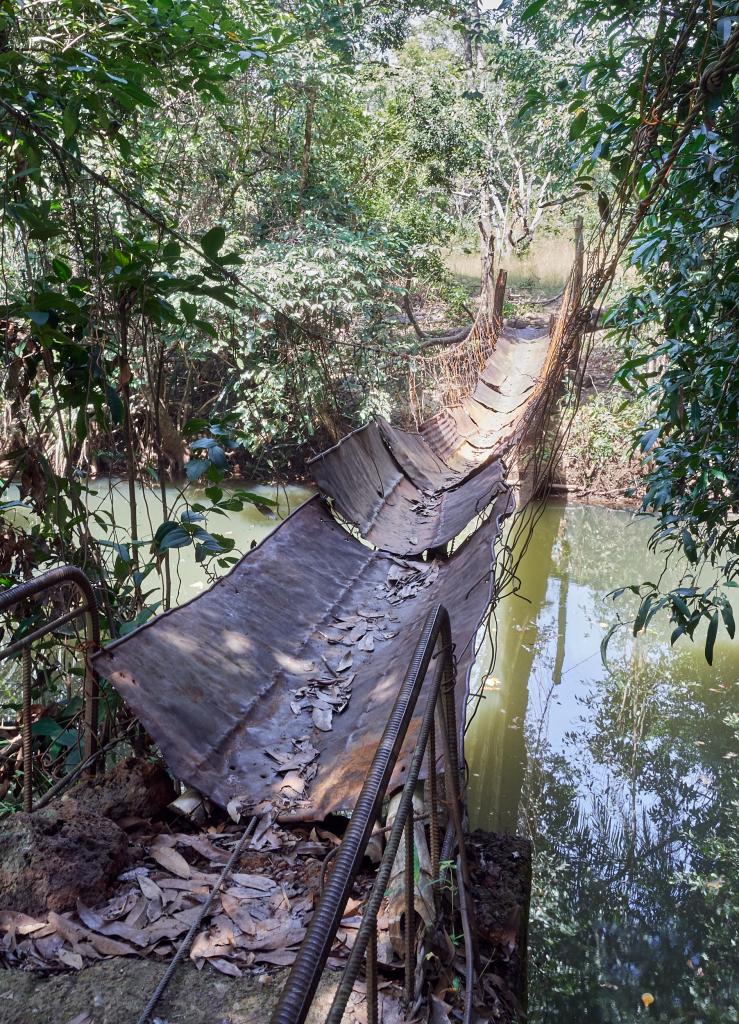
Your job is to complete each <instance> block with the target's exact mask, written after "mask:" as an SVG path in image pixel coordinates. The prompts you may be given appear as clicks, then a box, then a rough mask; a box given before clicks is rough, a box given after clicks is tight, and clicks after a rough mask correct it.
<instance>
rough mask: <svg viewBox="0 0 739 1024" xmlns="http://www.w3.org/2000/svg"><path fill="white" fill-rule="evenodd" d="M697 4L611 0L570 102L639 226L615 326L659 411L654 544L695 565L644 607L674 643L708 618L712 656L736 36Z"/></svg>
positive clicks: (733, 236) (721, 618)
mask: <svg viewBox="0 0 739 1024" xmlns="http://www.w3.org/2000/svg"><path fill="white" fill-rule="evenodd" d="M699 10H700V11H701V12H702V13H701V14H700V16H698V17H697V18H694V17H693V13H692V12H693V6H692V5H690V4H687V3H685V4H682V3H678V4H677V5H674V6H673V7H672V8H670V11H669V13H665V14H664V15H663V16H661V17H660V18H659V19H655V18H654V10H653V7H652V6H651V5H648V4H640V3H635V4H630V5H628V7H627V8H625V7H624V6H623V5H620V4H611V3H606V4H604V5H600V6H599V8H598V10H597V13H596V14H595V17H596V18H597V20H598V21H599V22H601V23H602V25H603V26H604V27H605V29H606V35H605V37H604V46H603V49H602V51H601V52H600V53H598V54H597V55H595V56H594V57H593V58H592V59H591V60H589V61H586V62H584V63H583V64H582V65H581V66H580V67H579V68H578V76H579V83H577V84H576V85H575V84H574V83H573V84H572V85H571V86H569V92H568V101H569V110H570V112H571V117H572V121H571V132H570V135H571V137H572V138H573V139H576V140H577V142H578V145H579V147H580V150H581V158H580V168H581V173H582V174H583V176H584V177H585V178H587V177H588V175H589V174H590V173H591V172H592V170H593V169H594V168H595V167H597V166H600V167H605V168H606V169H607V170H608V172H609V173H610V175H611V176H612V178H613V181H614V182H615V188H614V196H613V198H612V199H609V197H608V196H607V195H606V194H605V193H603V194H602V195H601V196H600V197H599V207H600V209H601V219H602V225H601V227H602V232H605V231H606V230H610V227H608V225H609V224H614V225H616V226H618V224H619V222H622V223H623V224H624V225H626V224H627V223H631V224H633V227H631V228H629V229H628V231H627V230H626V228H625V227H624V232H625V234H624V239H625V240H626V241H629V240H630V245H629V247H628V252H627V258H628V262H629V264H630V266H631V268H633V270H632V273H631V275H630V277H629V282H630V284H629V288H628V291H627V294H626V295H625V297H624V298H623V299H622V300H621V301H619V302H618V303H617V304H616V306H615V308H614V309H613V310H612V313H611V316H610V325H611V327H612V329H613V331H614V332H615V333H616V334H617V336H618V337H619V339H620V343H621V345H622V350H623V353H624V360H623V365H622V367H621V369H620V371H619V374H618V379H619V380H620V382H621V383H622V384H623V385H624V386H625V387H627V388H629V389H630V390H632V392H633V393H634V394H635V395H638V396H640V397H641V400H643V401H644V402H646V405H647V408H648V414H647V415H646V416H645V417H644V419H643V421H642V422H641V423H640V424H639V425H638V428H637V430H636V431H635V432H634V434H633V442H634V445H635V447H636V448H637V450H639V451H640V453H641V456H642V458H643V460H644V463H645V470H646V487H645V494H644V500H643V510H644V512H645V513H648V514H650V515H651V516H653V517H654V518H655V527H654V533H653V536H652V542H651V543H652V545H653V546H654V547H655V548H658V549H659V550H660V551H664V552H665V553H676V554H682V555H684V556H686V557H687V558H688V561H689V562H690V563H691V568H690V570H689V572H688V573H687V574H686V578H685V579H684V580H683V581H682V585H681V586H680V587H679V588H678V589H675V590H672V591H670V592H668V593H665V594H664V595H662V594H661V593H659V588H658V587H655V588H654V590H653V591H650V593H649V594H647V595H646V596H645V601H648V611H647V614H648V615H652V614H654V612H655V610H657V609H658V610H660V611H662V610H665V611H667V612H668V613H669V615H670V617H671V619H672V621H673V622H674V624H675V631H674V633H673V638H674V639H677V638H678V637H679V636H682V635H688V636H690V637H692V636H693V634H694V631H695V629H696V627H697V625H698V624H699V623H700V622H701V621H705V622H707V624H708V632H707V638H706V648H705V650H706V657H707V658H708V660H709V661H710V660H711V655H712V649H713V643H714V641H715V637H716V632H717V630H718V629H719V628H720V626H721V624H722V623H723V625H724V627H725V628H727V629H729V630H731V632H732V633H733V617H732V615H731V609H730V605H729V603H728V596H727V595H726V594H725V592H724V589H723V588H724V586H725V585H727V584H728V585H732V584H733V583H734V580H735V578H736V577H737V575H739V537H738V536H737V531H736V528H735V518H736V509H737V490H738V489H739V462H737V446H736V437H735V435H736V430H735V424H736V419H737V413H738V410H739V404H738V403H739V378H738V377H737V374H736V372H735V371H736V365H737V332H738V330H739V320H738V319H737V296H739V276H738V274H737V265H736V240H737V222H738V220H739V205H737V202H736V196H737V195H739V162H738V161H737V145H736V143H737V124H738V123H739V103H738V99H739V96H738V94H737V87H736V73H737V66H736V61H735V57H734V56H733V54H734V49H735V48H736V46H737V43H738V42H739V35H738V34H737V28H736V22H735V15H736V12H735V10H734V8H733V7H732V5H730V4H727V3H719V4H714V5H710V6H709V5H699ZM585 14H586V9H585V7H584V6H582V7H577V9H576V14H575V16H576V17H579V18H582V17H584V16H585ZM592 14H593V12H592V10H591V9H590V8H588V10H587V16H588V18H590V17H591V16H592ZM665 68H669V74H668V75H665V71H664V69H665ZM638 204H642V205H641V206H639V205H638ZM647 204H648V207H647ZM629 218H633V220H631V221H629Z"/></svg>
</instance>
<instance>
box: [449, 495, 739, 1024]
mask: <svg viewBox="0 0 739 1024" xmlns="http://www.w3.org/2000/svg"><path fill="white" fill-rule="evenodd" d="M647 536H648V527H647V524H646V523H644V522H633V521H632V520H631V517H630V516H629V515H628V514H626V513H620V512H614V511H610V510H605V509H598V508H584V507H567V508H564V507H559V508H558V507H549V508H548V509H546V511H545V514H544V516H543V518H542V520H541V521H540V523H539V525H538V526H537V529H536V532H535V536H534V539H533V541H532V544H531V546H530V548H529V550H528V551H527V553H526V555H525V557H524V560H523V563H522V566H521V570H520V575H521V581H522V586H521V596H520V597H510V598H507V599H505V600H504V601H503V602H502V603H501V606H500V607H499V609H498V614H497V619H498V631H497V636H498V641H497V644H498V651H497V659H496V663H495V667H494V668H493V670H492V672H491V671H489V667H486V666H489V657H488V656H486V655H483V656H482V657H481V659H480V660H479V662H478V670H477V674H476V678H475V679H474V680H473V684H476V685H477V686H478V687H480V688H481V692H482V696H483V699H482V701H481V702H480V704H479V706H478V707H477V712H476V714H475V716H474V719H473V721H472V723H471V725H470V726H469V729H468V734H467V741H466V755H467V761H468V765H469V769H470V783H471V791H470V811H471V816H472V819H473V824H474V825H477V826H480V827H484V828H492V829H500V830H510V831H513V830H516V829H519V830H520V831H522V832H524V833H527V834H529V835H530V836H531V838H532V841H533V844H534V850H535V878H534V895H533V901H532V907H531V929H530V939H531V982H530V1010H531V1015H530V1020H531V1021H533V1022H542V1024H543V1022H547V1024H559V1022H568V1021H571V1020H580V1021H586V1022H588V1024H596V1022H609V1024H610V1022H614V1024H615V1022H618V1024H622V1022H631V1021H637V1020H638V1021H640V1022H643V1021H646V1020H648V1019H651V1020H654V1021H662V1022H670V1024H677V1022H682V1021H704V1022H709V1021H711V1022H714V1021H715V1022H719V1021H721V1022H724V1021H726V1022H728V1021H736V1020H738V1019H739V1016H738V1013H739V1011H738V1007H739V991H738V989H737V975H738V970H737V969H738V967H739V920H738V919H737V916H736V915H737V895H736V888H735V886H736V878H737V860H738V859H739V829H738V828H737V804H736V801H737V797H738V796H739V790H738V787H737V753H738V752H739V743H738V742H737V738H736V735H735V731H736V728H737V727H738V726H739V721H737V722H735V723H734V727H733V728H732V726H731V724H730V723H729V722H727V721H726V719H727V717H728V716H730V714H731V713H732V712H734V711H736V710H737V702H736V697H737V680H738V679H739V638H738V639H737V640H736V641H735V642H731V641H729V640H728V639H727V638H726V634H725V633H724V634H723V636H722V637H721V638H720V641H719V643H717V649H716V655H715V659H714V665H713V668H710V667H709V666H708V665H707V664H706V662H705V660H704V658H703V652H702V642H701V641H702V638H701V639H699V640H698V642H697V643H696V645H695V646H692V645H691V644H690V643H689V642H686V641H683V642H681V643H678V645H677V646H676V647H675V648H671V647H670V645H669V626H668V624H667V623H666V622H664V621H654V620H653V623H652V624H651V625H650V626H649V628H648V629H647V632H646V634H644V635H641V636H639V637H636V638H635V637H633V636H632V635H630V632H626V633H624V634H622V635H616V636H615V637H614V639H613V640H612V642H611V644H610V646H609V668H608V669H606V668H604V666H603V664H602V661H601V655H600V643H601V639H602V638H603V636H604V635H605V633H606V632H607V630H608V628H609V627H610V625H611V624H612V623H613V622H615V621H616V618H617V615H618V614H619V612H620V613H621V615H622V616H623V617H624V618H627V619H628V618H629V617H630V616H631V617H633V614H634V606H633V604H632V605H630V604H629V602H627V601H625V600H621V601H617V602H614V601H613V600H611V599H609V598H608V597H607V594H608V593H609V591H611V590H612V589H613V588H615V587H616V586H619V585H621V584H624V583H625V584H629V583H633V582H640V581H642V580H645V579H652V580H654V579H656V578H657V576H656V575H655V574H658V573H659V571H660V570H661V568H662V564H661V563H660V562H659V561H658V560H657V559H656V558H651V557H649V556H648V554H647V553H646V539H647ZM729 593H730V594H731V593H732V592H731V591H729ZM488 654H489V652H488ZM732 887H734V891H733V893H732ZM650 997H653V1002H652V1001H650Z"/></svg>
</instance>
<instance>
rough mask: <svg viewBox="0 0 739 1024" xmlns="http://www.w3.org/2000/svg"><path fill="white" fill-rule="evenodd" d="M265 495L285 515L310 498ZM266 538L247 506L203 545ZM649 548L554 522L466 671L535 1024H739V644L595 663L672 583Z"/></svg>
mask: <svg viewBox="0 0 739 1024" xmlns="http://www.w3.org/2000/svg"><path fill="white" fill-rule="evenodd" d="M92 486H93V489H94V490H96V491H97V495H95V496H92V497H91V499H90V501H91V503H92V502H95V503H96V504H97V505H99V507H101V508H102V507H110V505H111V503H112V505H113V511H114V513H115V517H116V520H117V521H118V522H122V521H125V519H124V514H127V489H126V488H125V486H124V485H123V484H122V483H116V484H114V485H112V486H109V482H106V481H96V482H95V483H94V484H93V485H92ZM254 489H255V490H258V491H259V492H260V493H262V494H263V495H265V496H267V497H272V498H276V499H277V500H278V501H279V510H278V511H279V513H280V514H281V515H284V514H286V513H287V512H288V511H289V510H291V509H293V508H295V507H297V505H298V504H300V502H302V501H303V500H305V499H306V498H307V497H308V496H309V494H310V491H309V490H308V489H306V488H295V487H290V488H287V489H286V490H280V491H279V492H277V491H275V490H274V489H273V488H267V487H259V488H254ZM144 497H145V498H146V500H145V501H144V500H140V501H139V505H140V508H139V513H140V514H139V525H140V530H141V534H142V536H151V534H152V532H153V529H152V528H151V525H150V521H149V515H150V516H151V524H153V527H154V528H155V527H156V525H157V524H158V523H159V522H160V520H161V514H160V513H161V510H160V509H159V508H158V507H157V505H156V501H155V492H148V493H147V494H146V495H140V498H144ZM176 497H177V493H176V492H175V491H172V492H170V494H169V502H170V504H172V503H173V502H174V500H175V498H176ZM197 500H198V498H197V495H196V494H193V495H191V496H190V501H197ZM147 506H148V510H147ZM275 525H276V520H275V519H274V518H272V519H270V518H266V517H265V516H263V515H262V514H261V513H260V512H259V511H257V510H256V509H255V508H253V507H251V506H247V507H246V508H245V510H244V511H243V512H242V513H232V514H230V516H229V517H228V518H227V519H225V518H224V519H220V520H218V521H213V522H210V523H209V524H208V528H209V529H211V530H215V531H217V532H220V533H224V534H226V535H232V536H233V537H234V540H235V541H236V548H237V551H246V550H248V549H249V547H250V545H251V544H252V542H253V541H259V540H261V539H262V538H263V537H264V536H266V534H267V533H268V532H269V531H270V530H271V529H272V528H273V527H274V526H275ZM647 536H648V526H647V524H646V523H643V522H638V521H637V522H634V521H632V518H631V517H630V516H629V515H628V514H626V513H623V512H615V511H611V510H607V509H600V508H592V507H578V506H566V507H565V506H561V507H558V506H553V505H552V506H549V507H547V508H546V510H545V511H544V515H543V517H542V519H541V520H540V522H539V524H538V526H537V528H536V531H535V534H534V537H533V541H532V543H531V545H530V547H529V549H528V551H527V553H526V555H525V556H524V559H523V562H522V564H521V566H520V569H519V575H520V578H521V591H520V596H513V597H508V598H506V599H505V600H504V601H503V602H502V603H501V605H500V607H499V608H498V610H497V616H496V617H497V658H496V662H495V666H494V667H493V668H492V670H491V668H490V645H489V644H488V643H486V644H484V645H483V648H482V650H481V652H480V656H479V658H478V662H477V665H476V668H475V671H474V674H473V680H472V684H473V689H475V690H479V692H480V693H481V694H482V699H481V700H480V701H479V703H478V704H477V705H476V712H475V714H474V717H473V719H472V721H471V722H470V723H469V726H468V732H467V738H466V747H465V749H466V758H467V764H468V769H469V808H470V817H471V820H472V825H473V826H475V827H483V828H488V829H497V830H501V831H520V832H523V833H524V834H527V835H529V836H530V837H531V839H532V842H533V845H534V890H533V896H532V905H531V924H530V935H529V938H530V950H531V952H530V992H529V1000H530V1021H531V1022H532V1024H545V1022H546V1024H559V1022H567V1024H569V1021H571V1020H578V1021H584V1022H586V1024H600V1022H604V1024H606V1022H608V1024H611V1022H612V1024H626V1022H632V1021H640V1022H644V1021H646V1020H648V1019H651V1020H653V1021H661V1022H668V1024H679V1022H683V1021H695V1022H700V1021H702V1022H706V1024H709V1022H710V1024H713V1022H717V1024H718V1022H721V1024H724V1022H727V1024H728V1022H731V1021H737V1020H739V1015H738V1010H737V1007H738V1006H739V999H738V998H737V966H738V965H737V950H739V937H738V936H737V931H738V929H737V921H736V919H735V918H734V917H733V916H732V912H731V907H732V900H733V906H734V909H736V900H737V896H736V891H734V892H733V893H732V886H733V885H734V886H735V884H736V878H737V859H738V852H737V847H738V843H739V836H738V834H737V831H738V830H737V799H738V798H739V792H738V790H737V778H736V766H737V760H736V755H737V752H738V751H739V743H737V740H736V736H735V735H734V731H733V730H732V727H731V726H730V724H728V723H727V721H726V719H727V716H729V714H730V713H731V712H732V711H734V710H736V694H737V679H739V640H737V642H736V643H732V642H729V641H728V640H727V638H726V635H725V634H723V635H722V636H720V639H719V642H718V643H717V646H716V654H715V659H714V665H713V668H709V667H708V666H707V664H706V663H705V661H704V658H703V653H702V644H701V643H700V642H698V643H697V644H696V646H695V647H693V646H691V645H690V643H689V642H685V641H682V642H680V643H679V644H678V645H677V647H676V648H674V649H673V648H670V645H669V639H668V638H669V626H668V625H667V623H665V622H657V621H655V622H653V624H652V625H650V627H649V629H648V630H647V632H646V634H644V635H642V636H639V637H637V638H634V637H633V636H631V635H629V634H628V632H627V633H623V634H617V635H616V636H615V637H614V639H613V641H612V642H611V645H610V648H609V667H608V669H606V668H605V667H604V666H603V664H602V661H601V656H600V650H599V648H600V642H601V639H602V637H603V635H604V634H605V632H606V631H607V630H608V628H609V626H610V625H611V623H613V622H614V621H615V619H616V616H617V614H618V613H619V612H620V613H621V614H622V615H623V616H624V617H628V613H629V610H630V609H629V605H628V602H626V601H623V600H622V601H618V602H615V603H614V602H613V601H612V600H611V599H609V598H607V594H608V593H609V591H611V590H612V589H613V588H615V587H617V586H619V585H621V584H628V583H632V582H639V581H642V580H644V579H650V578H651V579H654V578H655V574H656V573H658V572H659V569H660V568H661V566H660V565H659V563H658V562H657V560H656V558H652V557H650V556H649V555H648V553H647V551H646V539H647ZM173 579H174V583H175V588H176V591H177V599H178V600H179V601H184V600H189V599H190V598H191V597H193V596H195V595H196V594H197V593H198V592H200V590H202V588H203V587H204V586H207V585H208V581H207V578H206V576H205V574H204V572H203V568H202V567H201V566H197V565H196V564H195V561H194V558H193V554H192V549H182V550H181V551H179V552H176V553H174V558H173ZM632 614H633V611H632ZM379 724H380V723H378V725H379ZM732 880H733V881H732ZM647 994H648V995H649V996H652V997H653V999H654V1001H653V1002H651V1003H650V1005H649V1006H645V1005H644V1001H643V1000H642V996H645V997H646V1001H647V1002H649V998H648V996H647Z"/></svg>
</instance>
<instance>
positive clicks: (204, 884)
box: [158, 875, 218, 900]
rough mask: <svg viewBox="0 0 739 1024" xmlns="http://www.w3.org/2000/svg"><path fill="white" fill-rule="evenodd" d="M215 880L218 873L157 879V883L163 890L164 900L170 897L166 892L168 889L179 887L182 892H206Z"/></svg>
mask: <svg viewBox="0 0 739 1024" xmlns="http://www.w3.org/2000/svg"><path fill="white" fill-rule="evenodd" d="M217 881H218V875H198V876H197V877H196V878H160V879H158V882H159V885H160V886H161V887H162V889H163V890H164V892H163V893H162V896H163V898H164V899H165V900H166V899H168V898H169V899H171V896H169V894H168V890H169V889H177V890H180V889H181V890H183V891H184V892H192V893H196V894H202V893H206V892H208V891H209V890H210V887H211V886H212V885H213V884H214V883H215V882H217Z"/></svg>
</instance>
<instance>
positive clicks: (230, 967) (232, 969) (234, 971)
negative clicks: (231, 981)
mask: <svg viewBox="0 0 739 1024" xmlns="http://www.w3.org/2000/svg"><path fill="white" fill-rule="evenodd" d="M208 963H209V964H210V966H211V967H215V969H216V970H217V971H220V972H221V974H229V975H230V976H231V977H232V978H240V977H241V974H242V972H241V970H240V969H239V967H237V965H236V964H234V963H231V961H230V960H224V959H223V958H222V957H219V956H214V957H211V959H210V960H209V961H208Z"/></svg>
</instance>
